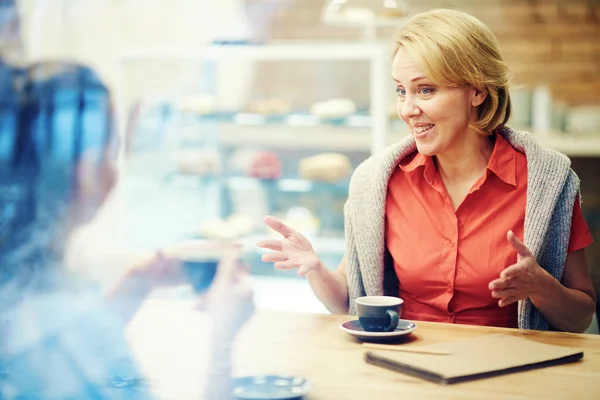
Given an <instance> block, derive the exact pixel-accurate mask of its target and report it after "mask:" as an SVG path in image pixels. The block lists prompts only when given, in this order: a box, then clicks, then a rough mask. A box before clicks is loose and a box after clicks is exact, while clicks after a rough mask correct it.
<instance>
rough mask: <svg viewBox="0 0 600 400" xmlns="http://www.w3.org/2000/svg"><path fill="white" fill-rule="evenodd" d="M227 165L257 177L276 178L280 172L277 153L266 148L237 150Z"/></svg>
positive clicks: (279, 161) (279, 159)
mask: <svg viewBox="0 0 600 400" xmlns="http://www.w3.org/2000/svg"><path fill="white" fill-rule="evenodd" d="M229 167H230V168H231V169H232V170H234V171H240V172H242V173H243V174H244V176H249V177H252V178H259V179H278V178H280V177H281V174H282V166H281V158H280V157H279V154H277V153H276V152H273V151H267V150H238V151H237V152H235V153H234V154H233V155H232V156H231V158H230V160H229Z"/></svg>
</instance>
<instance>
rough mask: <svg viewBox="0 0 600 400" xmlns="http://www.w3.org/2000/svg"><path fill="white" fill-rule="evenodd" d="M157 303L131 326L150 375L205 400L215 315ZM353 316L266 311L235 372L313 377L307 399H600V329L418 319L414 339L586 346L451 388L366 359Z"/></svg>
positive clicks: (159, 386)
mask: <svg viewBox="0 0 600 400" xmlns="http://www.w3.org/2000/svg"><path fill="white" fill-rule="evenodd" d="M149 303H151V304H148V305H147V306H146V307H144V309H143V310H142V311H141V312H140V315H139V316H138V317H137V318H136V320H135V321H133V323H132V325H131V328H130V331H129V338H130V340H131V344H132V348H133V350H134V352H135V354H136V355H137V357H138V360H139V362H140V364H141V366H142V368H143V370H144V373H145V374H146V376H148V377H149V378H148V379H149V380H150V381H151V384H152V387H153V390H154V393H156V395H157V397H158V398H160V399H177V400H185V399H197V398H198V395H199V393H201V391H202V387H203V373H204V372H205V371H206V368H208V366H207V365H206V364H205V362H204V360H205V359H206V354H207V348H206V346H207V341H208V340H207V338H208V336H207V335H208V332H207V324H208V321H207V320H206V316H205V315H203V314H201V313H196V312H193V311H191V310H190V309H189V308H188V307H187V306H183V305H181V304H177V302H159V301H150V302H149ZM347 319H349V317H347V316H334V315H322V314H300V313H279V312H265V311H259V312H257V313H256V315H255V316H254V317H253V318H252V319H251V321H250V322H249V323H248V324H247V325H246V327H244V330H243V331H242V332H241V333H240V335H239V337H238V340H237V341H236V344H235V347H234V374H235V375H251V374H285V375H299V376H303V377H306V378H309V379H311V380H312V381H313V382H314V388H313V389H312V391H311V392H310V394H309V395H308V396H307V397H306V399H308V400H317V399H322V400H345V399H367V400H377V399H483V398H485V399H530V398H535V399H538V398H539V399H599V398H600V336H596V335H580V334H568V333H556V332H535V331H522V330H514V329H499V328H488V327H474V326H466V325H450V324H441V323H427V322H417V325H418V327H417V330H416V331H415V332H414V333H412V334H411V335H410V336H408V337H407V339H408V340H407V341H406V343H405V344H404V345H405V346H414V345H418V346H422V345H428V344H432V343H436V342H443V341H449V340H455V339H460V338H468V337H476V336H480V335H486V334H490V333H497V332H503V333H509V334H511V335H517V336H524V337H527V338H528V339H531V340H535V341H539V342H542V343H549V344H555V345H559V346H569V347H574V348H579V349H583V351H584V359H583V361H581V362H576V363H573V364H568V365H562V366H554V367H548V368H543V369H537V370H531V371H526V372H520V373H514V374H509V375H504V376H499V377H494V378H488V379H482V380H477V381H471V382H465V383H459V384H454V385H447V386H442V385H437V384H434V383H430V382H425V381H422V380H419V379H417V378H412V377H409V376H406V375H403V374H400V373H396V372H393V371H389V370H386V369H384V368H380V367H376V366H373V365H370V364H367V363H365V362H364V360H363V355H364V350H363V348H362V347H361V344H360V342H358V341H357V340H355V339H354V338H353V337H351V336H349V335H347V334H346V333H344V332H342V331H341V330H340V329H339V324H340V323H341V322H343V321H345V320H347ZM482 357H485V354H482Z"/></svg>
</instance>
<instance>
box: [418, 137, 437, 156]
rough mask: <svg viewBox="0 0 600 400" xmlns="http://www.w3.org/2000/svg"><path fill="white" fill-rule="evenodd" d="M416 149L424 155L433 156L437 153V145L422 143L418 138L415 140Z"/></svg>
mask: <svg viewBox="0 0 600 400" xmlns="http://www.w3.org/2000/svg"><path fill="white" fill-rule="evenodd" d="M416 144H417V151H418V152H419V153H421V154H422V155H424V156H429V157H433V156H435V155H436V154H437V150H438V149H437V146H436V145H435V144H434V143H423V142H421V141H419V140H417V141H416Z"/></svg>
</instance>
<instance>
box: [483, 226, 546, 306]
mask: <svg viewBox="0 0 600 400" xmlns="http://www.w3.org/2000/svg"><path fill="white" fill-rule="evenodd" d="M506 239H507V240H508V243H510V245H511V246H512V247H513V249H515V251H516V252H517V262H516V263H515V264H513V265H511V266H509V267H508V268H506V269H505V270H504V271H502V273H501V274H500V278H498V279H495V280H493V281H492V282H490V284H489V289H490V290H491V291H492V297H493V298H495V299H500V300H499V301H498V305H499V306H500V307H504V306H507V305H509V304H512V303H514V302H516V301H519V300H523V299H526V298H529V297H532V296H536V295H539V294H540V293H541V292H542V290H543V289H542V288H543V283H544V281H545V279H547V277H548V274H547V272H546V271H544V269H543V268H542V267H540V265H539V264H538V263H537V261H536V260H535V258H534V257H533V255H532V254H531V252H530V251H529V249H528V248H527V246H525V245H524V244H523V243H522V242H521V241H520V240H519V239H517V237H516V236H515V234H514V233H513V232H512V231H508V233H507V235H506Z"/></svg>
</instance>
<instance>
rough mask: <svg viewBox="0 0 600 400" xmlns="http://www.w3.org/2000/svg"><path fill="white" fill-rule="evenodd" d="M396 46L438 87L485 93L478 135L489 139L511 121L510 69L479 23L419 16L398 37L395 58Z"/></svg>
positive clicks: (457, 15)
mask: <svg viewBox="0 0 600 400" xmlns="http://www.w3.org/2000/svg"><path fill="white" fill-rule="evenodd" d="M400 47H403V48H404V49H406V50H407V51H408V52H409V53H410V54H411V55H412V56H413V57H414V58H415V60H416V61H417V63H418V64H419V65H420V67H421V68H423V69H424V71H425V74H426V75H427V77H428V78H429V79H431V80H432V81H433V82H435V83H436V84H438V85H442V86H454V87H456V86H463V85H469V86H472V87H474V88H475V89H477V90H479V91H482V92H484V93H486V94H487V95H486V98H485V100H484V101H483V103H482V104H481V105H480V106H479V111H478V119H477V121H476V122H475V123H474V124H472V128H473V129H474V130H475V131H477V132H478V133H480V134H488V135H489V134H491V133H492V131H493V130H494V129H496V128H500V127H502V126H503V125H504V124H505V123H506V121H508V119H509V118H510V111H511V104H510V94H509V90H508V81H509V70H508V66H507V65H506V63H505V62H504V60H503V59H502V56H501V55H500V50H499V48H498V41H497V40H496V37H495V36H494V34H493V33H492V31H491V30H490V29H489V28H488V27H487V26H486V25H485V24H484V23H483V22H481V21H480V20H478V19H477V18H475V17H473V16H472V15H469V14H466V13H464V12H461V11H455V10H444V9H441V10H433V11H429V12H425V13H421V14H417V15H415V16H413V17H412V18H410V19H409V20H408V21H407V23H406V24H405V25H404V26H402V27H400V28H399V30H398V31H397V32H396V35H395V37H394V47H393V53H392V55H393V56H395V55H396V53H397V52H398V49H400Z"/></svg>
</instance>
